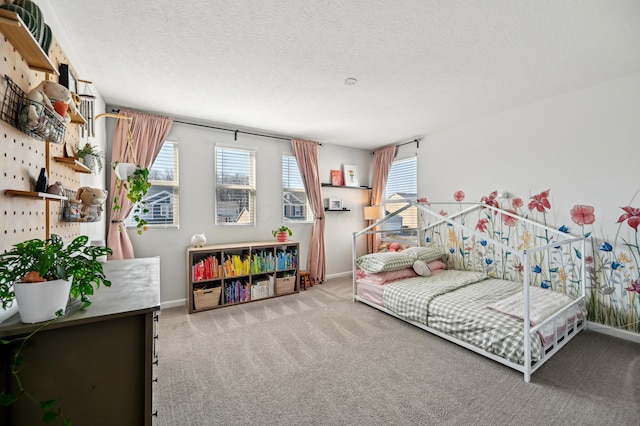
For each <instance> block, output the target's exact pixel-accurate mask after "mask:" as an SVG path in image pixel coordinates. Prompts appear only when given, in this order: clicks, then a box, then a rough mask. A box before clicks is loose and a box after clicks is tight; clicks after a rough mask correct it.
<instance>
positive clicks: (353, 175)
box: [342, 164, 360, 188]
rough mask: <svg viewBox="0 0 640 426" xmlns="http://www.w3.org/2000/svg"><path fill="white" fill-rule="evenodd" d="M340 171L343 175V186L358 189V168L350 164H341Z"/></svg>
mask: <svg viewBox="0 0 640 426" xmlns="http://www.w3.org/2000/svg"><path fill="white" fill-rule="evenodd" d="M342 171H343V174H344V186H352V187H356V188H358V187H359V186H360V184H359V183H358V168H357V167H356V166H352V165H350V164H343V165H342Z"/></svg>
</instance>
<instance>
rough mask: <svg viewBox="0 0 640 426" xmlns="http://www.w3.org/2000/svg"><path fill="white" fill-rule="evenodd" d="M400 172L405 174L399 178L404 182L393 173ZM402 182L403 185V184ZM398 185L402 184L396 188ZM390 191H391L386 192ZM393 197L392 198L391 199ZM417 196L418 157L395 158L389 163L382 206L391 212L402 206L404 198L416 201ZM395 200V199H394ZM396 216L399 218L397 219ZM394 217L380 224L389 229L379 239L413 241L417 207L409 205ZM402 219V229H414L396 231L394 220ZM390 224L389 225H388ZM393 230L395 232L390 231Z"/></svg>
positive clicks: (416, 223)
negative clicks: (389, 167)
mask: <svg viewBox="0 0 640 426" xmlns="http://www.w3.org/2000/svg"><path fill="white" fill-rule="evenodd" d="M407 165H408V166H409V168H408V169H406V167H405V170H403V169H402V168H401V167H403V166H407ZM396 173H402V174H407V176H402V175H400V177H399V178H400V180H402V179H405V180H406V182H398V180H397V179H396V176H395V174H396ZM403 184H404V185H403ZM398 186H401V187H402V186H404V187H403V188H400V189H398ZM388 192H392V193H390V194H389V193H388ZM392 197H393V199H392ZM417 198H418V158H417V156H416V155H412V156H409V157H405V158H400V159H396V160H394V161H393V164H392V165H391V170H390V171H389V179H387V185H386V187H385V194H384V203H383V205H384V207H385V210H386V211H387V212H388V213H392V212H393V211H395V210H396V209H397V208H400V207H402V206H404V205H405V204H404V200H409V201H417ZM394 200H396V201H394ZM394 204H398V207H397V208H394ZM398 216H401V218H399V219H397V218H398ZM398 216H396V218H392V219H390V220H389V221H387V222H384V223H383V224H382V226H381V227H382V229H384V230H389V231H390V232H389V233H388V234H385V233H383V234H382V236H381V239H382V240H383V241H388V242H403V241H415V239H416V238H417V235H418V231H417V228H418V227H419V226H420V223H419V215H418V209H417V208H416V207H410V208H408V209H406V210H404V211H403V212H402V213H400V214H399V215H398ZM394 219H395V221H397V220H402V222H403V224H402V228H401V229H400V231H401V230H402V229H407V228H408V229H415V231H411V232H408V231H405V232H398V231H399V230H398V228H395V227H393V225H394V223H396V222H395V221H394ZM405 221H408V222H409V224H408V225H405V224H404V222H405ZM390 225H391V226H390ZM391 231H395V232H391Z"/></svg>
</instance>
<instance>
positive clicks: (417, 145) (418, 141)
mask: <svg viewBox="0 0 640 426" xmlns="http://www.w3.org/2000/svg"><path fill="white" fill-rule="evenodd" d="M421 140H422V138H415V139H414V140H412V141H409V142H404V143H399V144H397V145H396V146H402V145H408V144H410V143H414V142H415V144H416V148H420V141H421Z"/></svg>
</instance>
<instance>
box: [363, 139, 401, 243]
mask: <svg viewBox="0 0 640 426" xmlns="http://www.w3.org/2000/svg"><path fill="white" fill-rule="evenodd" d="M395 156H396V146H395V145H392V146H388V147H386V148H380V149H378V150H376V151H374V152H373V159H374V162H373V186H372V188H371V205H372V206H381V205H382V203H383V202H384V190H385V188H386V187H387V179H389V171H390V170H391V165H392V164H393V159H394V157H395ZM374 222H375V221H374V220H370V221H369V225H371V224H372V223H374ZM379 247H380V234H369V238H368V239H367V250H368V252H369V253H374V252H377V251H378V248H379Z"/></svg>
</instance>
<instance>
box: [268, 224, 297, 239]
mask: <svg viewBox="0 0 640 426" xmlns="http://www.w3.org/2000/svg"><path fill="white" fill-rule="evenodd" d="M271 233H272V234H273V236H274V237H276V240H278V241H280V242H285V241H287V240H289V237H290V236H292V235H293V231H292V230H291V229H289V227H287V226H285V225H282V226H281V227H280V228H278V229H274V230H273V231H271Z"/></svg>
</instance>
